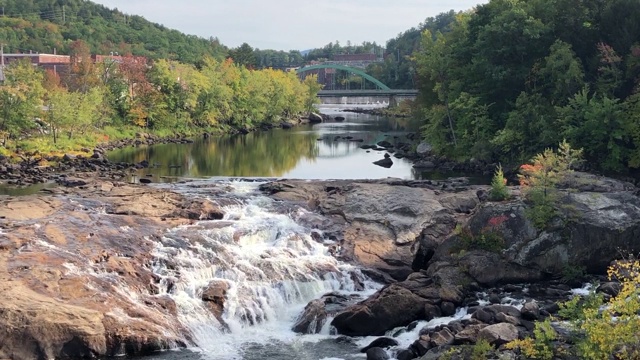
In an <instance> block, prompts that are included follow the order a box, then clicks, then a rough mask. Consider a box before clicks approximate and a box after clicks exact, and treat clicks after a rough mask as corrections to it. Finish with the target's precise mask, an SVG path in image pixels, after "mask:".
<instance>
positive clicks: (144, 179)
mask: <svg viewBox="0 0 640 360" xmlns="http://www.w3.org/2000/svg"><path fill="white" fill-rule="evenodd" d="M139 181H140V183H141V184H151V179H146V178H142V179H140V180H139Z"/></svg>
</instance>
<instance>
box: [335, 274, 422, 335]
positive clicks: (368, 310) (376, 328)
mask: <svg viewBox="0 0 640 360" xmlns="http://www.w3.org/2000/svg"><path fill="white" fill-rule="evenodd" d="M425 302H426V301H425V300H424V299H423V298H421V297H419V296H417V295H415V294H414V293H412V292H411V291H409V290H407V289H405V288H403V287H401V286H398V285H396V284H393V285H389V286H388V287H386V288H384V289H382V290H380V291H379V292H378V293H376V294H375V295H374V296H372V297H371V298H369V299H367V300H365V301H364V302H362V303H359V304H357V305H353V306H351V307H349V308H347V309H346V310H345V311H343V312H341V313H339V314H338V315H336V317H335V318H334V319H333V321H332V322H331V325H333V326H334V327H335V328H336V329H337V330H338V333H339V334H343V335H350V336H368V335H384V333H385V332H386V331H388V330H391V329H393V328H396V327H398V326H405V325H408V324H410V323H411V322H412V321H414V320H418V319H420V318H422V317H423V316H424V305H425Z"/></svg>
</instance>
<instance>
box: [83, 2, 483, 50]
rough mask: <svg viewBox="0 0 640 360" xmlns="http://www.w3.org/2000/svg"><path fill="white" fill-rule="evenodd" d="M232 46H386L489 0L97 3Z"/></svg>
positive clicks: (267, 47) (302, 48) (288, 47)
mask: <svg viewBox="0 0 640 360" xmlns="http://www.w3.org/2000/svg"><path fill="white" fill-rule="evenodd" d="M93 1H94V2H97V3H100V4H103V5H105V6H107V7H109V8H118V9H119V10H120V11H122V12H124V13H127V14H132V15H141V16H143V17H145V18H146V19H147V20H150V21H153V22H157V23H160V24H163V25H165V26H167V27H169V28H173V29H177V30H180V31H182V32H185V33H187V34H194V35H199V36H202V37H206V38H208V37H210V36H216V37H218V38H219V39H220V41H221V42H222V43H223V44H225V45H227V46H229V47H237V46H239V45H240V44H242V43H243V42H246V43H248V44H249V45H251V46H252V47H254V48H256V47H257V48H260V49H276V50H292V49H295V50H305V49H310V48H316V47H321V46H324V45H326V44H328V43H329V42H333V41H336V40H338V41H340V43H341V44H342V45H344V44H346V42H347V40H351V42H352V43H354V44H359V43H362V42H363V41H376V42H377V43H378V44H385V43H386V41H387V40H389V39H390V38H393V37H395V36H396V35H398V34H399V33H401V32H404V31H405V30H408V29H409V28H411V27H414V26H417V25H418V24H419V23H421V22H422V21H424V20H425V19H426V18H427V17H429V16H435V15H437V14H439V13H441V12H444V11H448V10H451V9H454V10H467V9H470V8H472V7H474V6H475V5H477V4H478V3H484V2H486V0H271V1H269V0H93Z"/></svg>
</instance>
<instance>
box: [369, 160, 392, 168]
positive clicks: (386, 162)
mask: <svg viewBox="0 0 640 360" xmlns="http://www.w3.org/2000/svg"><path fill="white" fill-rule="evenodd" d="M373 163H374V164H375V165H378V166H382V167H383V168H387V169H388V168H390V167H391V166H393V160H391V159H390V158H384V159H382V160H378V161H374V162H373Z"/></svg>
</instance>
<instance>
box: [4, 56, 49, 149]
mask: <svg viewBox="0 0 640 360" xmlns="http://www.w3.org/2000/svg"><path fill="white" fill-rule="evenodd" d="M4 75H5V81H4V83H2V84H1V85H0V134H2V138H3V140H2V144H3V146H6V140H7V139H15V138H16V137H17V136H18V135H19V134H20V133H23V132H25V131H28V130H29V129H31V128H33V127H34V126H35V122H34V119H35V118H36V117H38V116H39V115H40V114H41V113H42V96H43V94H44V88H43V87H42V81H43V75H42V73H41V72H40V71H38V69H36V68H35V67H33V65H31V62H30V61H28V60H26V61H17V62H14V63H12V64H11V65H9V66H7V68H6V69H5V70H4Z"/></svg>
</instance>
